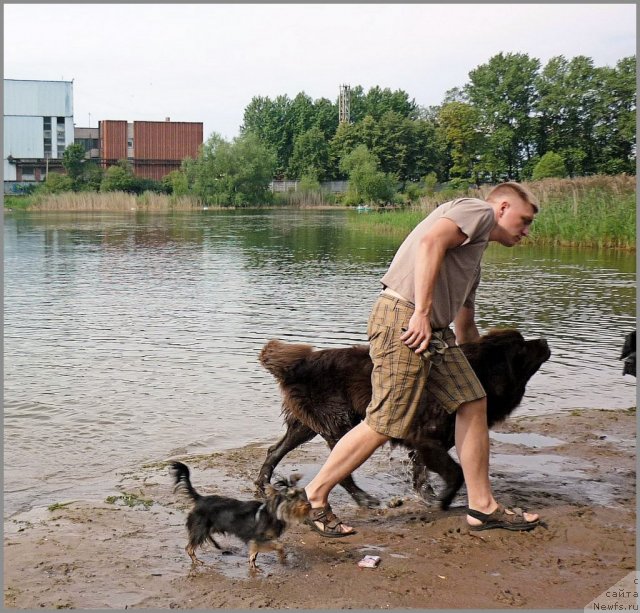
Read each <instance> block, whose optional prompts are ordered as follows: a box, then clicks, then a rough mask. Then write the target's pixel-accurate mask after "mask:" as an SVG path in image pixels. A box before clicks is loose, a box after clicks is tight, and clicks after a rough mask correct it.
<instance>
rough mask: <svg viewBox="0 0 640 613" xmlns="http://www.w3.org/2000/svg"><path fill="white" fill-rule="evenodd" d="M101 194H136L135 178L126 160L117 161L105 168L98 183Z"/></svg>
mask: <svg viewBox="0 0 640 613" xmlns="http://www.w3.org/2000/svg"><path fill="white" fill-rule="evenodd" d="M100 191H101V192H129V193H135V192H136V178H135V177H134V176H133V171H132V170H131V164H130V163H129V162H128V161H127V160H119V161H118V162H117V163H116V164H114V165H113V166H110V167H109V168H107V170H106V171H105V173H104V176H103V178H102V182H101V183H100Z"/></svg>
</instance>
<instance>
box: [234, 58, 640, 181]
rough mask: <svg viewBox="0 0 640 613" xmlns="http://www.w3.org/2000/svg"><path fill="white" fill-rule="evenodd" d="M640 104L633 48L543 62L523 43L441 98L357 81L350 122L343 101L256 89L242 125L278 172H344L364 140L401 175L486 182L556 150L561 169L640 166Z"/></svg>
mask: <svg viewBox="0 0 640 613" xmlns="http://www.w3.org/2000/svg"><path fill="white" fill-rule="evenodd" d="M420 78H426V79H428V75H421V76H420ZM635 111H636V60H635V57H628V58H624V59H621V60H620V61H618V63H617V64H616V66H615V67H614V68H609V67H596V66H595V65H594V63H593V61H592V60H591V59H590V58H588V57H584V56H578V57H575V58H573V59H572V60H567V59H565V58H564V57H563V56H559V57H555V58H552V59H551V60H549V62H548V63H547V64H546V65H545V66H544V67H542V66H541V63H540V61H539V60H538V59H535V58H530V57H529V56H528V55H526V54H519V53H516V54H511V53H507V54H502V53H500V54H498V55H496V56H494V57H493V58H491V59H490V60H489V61H488V62H487V63H486V64H483V65H481V66H478V67H477V68H475V69H474V70H472V71H471V72H470V73H469V81H468V83H466V84H465V85H464V86H462V87H460V88H456V89H454V90H451V91H449V92H447V94H446V96H445V99H444V101H443V102H442V104H441V105H439V106H436V107H429V108H422V107H420V106H418V105H417V104H416V102H415V100H413V99H410V97H409V94H408V93H407V92H404V91H401V90H398V91H391V90H389V89H381V88H379V87H374V88H372V89H370V90H369V91H368V92H366V93H365V92H364V90H363V88H362V87H360V86H358V87H354V88H352V89H351V123H349V124H342V125H338V108H337V102H336V103H331V102H329V100H327V99H324V98H323V99H320V100H316V101H313V100H311V98H310V97H309V96H307V95H306V94H304V93H300V94H298V95H297V96H296V97H295V98H293V100H291V99H289V98H288V97H287V96H286V95H285V96H278V97H277V98H275V99H274V100H271V99H269V98H265V97H256V98H254V99H253V100H252V101H251V103H250V104H249V106H248V107H247V108H246V109H245V113H244V123H243V126H242V133H243V134H247V133H252V134H255V135H257V136H258V138H259V139H260V141H261V142H262V143H264V144H265V145H267V146H268V147H270V148H271V149H272V150H273V151H274V152H275V155H276V174H277V175H278V176H279V177H280V178H290V179H292V178H299V177H301V176H302V175H308V174H311V175H313V176H315V178H317V179H318V180H321V181H322V180H325V179H344V178H347V175H348V173H347V172H346V170H345V169H344V168H343V167H341V164H340V162H341V160H342V158H343V157H344V155H345V154H348V153H350V152H351V151H353V149H355V148H356V147H357V146H358V145H365V146H366V147H367V149H368V150H369V151H370V152H371V153H373V154H374V155H375V156H376V158H377V159H378V161H379V168H380V170H381V171H383V172H385V173H388V174H390V175H392V176H394V177H395V178H396V179H397V180H398V181H399V182H400V183H401V184H402V185H405V184H406V183H407V182H409V181H418V180H420V179H421V178H422V177H424V176H425V175H426V174H429V173H431V172H433V173H435V175H436V177H437V179H438V182H441V183H442V182H447V181H450V180H452V179H456V180H463V181H465V180H466V181H469V182H471V183H475V184H480V183H496V182H498V181H501V180H504V179H509V180H517V181H519V180H526V179H533V178H540V177H535V175H534V173H535V169H536V166H537V165H538V164H539V163H540V162H541V161H542V160H543V159H544V156H545V154H548V153H552V154H554V155H553V156H552V162H553V160H555V162H553V163H551V164H549V162H548V160H547V162H546V165H547V166H551V167H552V168H553V170H554V171H555V173H556V174H560V173H561V172H564V174H565V175H566V176H584V175H591V174H619V173H634V172H635ZM558 160H560V161H561V164H558V162H557V161H558ZM562 165H564V168H562ZM544 166H545V164H543V167H544ZM547 172H548V170H547Z"/></svg>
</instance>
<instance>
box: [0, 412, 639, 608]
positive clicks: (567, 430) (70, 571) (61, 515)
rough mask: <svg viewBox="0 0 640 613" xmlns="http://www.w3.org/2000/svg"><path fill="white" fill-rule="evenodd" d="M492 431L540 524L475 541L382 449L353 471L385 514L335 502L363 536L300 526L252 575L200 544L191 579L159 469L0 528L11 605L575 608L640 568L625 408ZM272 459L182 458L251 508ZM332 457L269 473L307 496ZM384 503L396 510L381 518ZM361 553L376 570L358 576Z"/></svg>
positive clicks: (501, 493)
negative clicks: (331, 535)
mask: <svg viewBox="0 0 640 613" xmlns="http://www.w3.org/2000/svg"><path fill="white" fill-rule="evenodd" d="M494 432H495V433H496V437H495V438H492V471H491V472H492V482H493V484H494V488H495V492H496V498H498V499H499V500H500V501H501V502H504V503H505V504H509V505H515V506H523V507H524V508H528V509H531V510H534V511H536V512H539V513H540V514H541V516H542V519H543V520H544V522H545V524H546V527H538V528H536V529H535V530H533V531H531V532H528V533H512V532H508V531H504V530H489V531H486V532H481V533H472V532H470V531H469V530H468V529H467V528H466V527H465V522H464V510H465V507H464V502H465V498H464V495H462V496H459V497H458V498H457V499H456V500H455V501H454V504H453V506H452V508H451V509H450V510H449V511H447V512H442V511H440V510H439V509H438V508H437V506H428V505H427V504H425V503H424V502H423V501H420V500H419V499H417V498H416V496H415V495H414V494H413V492H412V491H411V488H410V484H409V482H408V479H407V464H406V459H405V458H406V453H405V452H404V451H403V450H402V449H400V448H396V449H390V448H388V446H385V448H382V449H381V450H379V451H378V452H376V454H374V456H373V457H372V458H371V460H369V462H367V463H365V465H363V467H361V469H359V470H358V471H357V472H356V473H355V479H356V481H357V482H359V483H360V484H361V485H362V487H363V488H364V489H366V490H367V491H369V492H370V493H373V494H375V495H377V496H379V497H380V498H381V500H382V501H383V504H382V506H381V507H379V508H377V509H360V508H358V507H356V506H355V504H354V503H353V501H352V500H351V499H350V498H349V497H348V496H347V495H346V494H345V493H344V492H343V491H342V490H341V489H340V488H336V490H334V492H333V493H332V495H331V502H332V505H333V508H334V510H335V511H336V512H337V513H338V514H339V515H340V517H342V518H343V519H344V520H345V521H347V522H348V523H350V524H351V525H354V526H355V527H356V530H358V534H357V535H355V536H353V537H349V538H345V539H324V538H323V537H322V536H320V535H317V534H315V533H313V532H311V531H310V530H309V529H308V528H307V527H305V526H301V525H296V526H293V527H291V528H290V529H289V530H288V531H287V532H286V533H285V534H284V535H283V537H282V538H281V541H282V543H283V544H284V546H285V550H286V551H287V554H288V555H287V565H286V566H282V565H280V564H279V563H277V561H276V556H275V555H274V554H271V553H265V554H260V555H259V557H258V564H259V565H260V566H261V567H262V568H263V570H264V572H263V573H261V574H258V575H257V576H255V577H252V576H250V575H249V573H248V571H247V557H246V556H247V551H246V547H245V546H244V545H243V544H242V543H240V542H239V541H237V540H236V539H233V538H232V537H222V538H221V543H222V545H223V546H224V547H226V548H228V549H229V550H230V551H231V553H230V554H229V555H220V553H219V552H218V551H216V550H215V549H213V548H212V547H205V548H204V549H203V550H202V551H201V554H202V555H200V557H201V558H202V559H203V560H204V561H205V562H206V565H205V566H203V567H198V569H197V570H195V571H192V569H191V565H190V562H189V560H188V557H187V556H186V554H185V552H184V546H185V544H186V530H185V528H184V520H185V515H186V512H187V511H188V509H189V508H190V505H189V504H188V503H186V502H185V501H184V500H183V499H181V498H180V497H179V496H177V495H176V494H174V493H173V491H172V490H173V487H172V483H171V481H170V478H169V475H168V471H167V466H166V465H167V462H165V461H162V462H158V463H153V464H145V465H141V466H140V467H139V468H138V469H137V470H135V471H133V472H127V473H123V474H122V478H121V483H120V485H119V490H120V492H121V495H119V496H117V497H114V499H113V500H111V501H108V499H107V500H99V499H85V500H75V501H67V503H65V504H60V505H53V506H54V508H52V509H51V510H49V509H47V508H38V509H33V510H32V511H29V512H26V513H19V514H17V515H15V516H12V517H10V518H7V519H5V535H4V547H5V558H4V574H5V584H4V597H5V601H4V602H5V607H9V608H41V607H45V608H115V609H119V608H125V607H128V608H147V607H154V608H187V609H192V608H243V609H244V608H257V607H270V608H287V607H290V608H311V609H313V608H318V609H327V608H329V609H342V608H365V609H370V608H469V607H472V608H505V607H508V608H583V607H584V606H585V605H586V604H587V603H588V602H590V601H591V600H593V599H594V598H596V597H597V596H599V595H600V594H601V593H602V592H603V591H605V590H606V589H608V588H609V587H611V586H612V585H614V584H615V583H616V582H617V581H619V580H620V579H622V578H623V577H625V576H626V575H627V574H628V573H629V572H631V571H633V570H635V568H636V554H635V543H636V497H635V488H636V465H635V457H636V452H635V449H636V448H635V443H636V414H635V409H634V408H632V409H627V410H594V409H590V410H581V411H573V412H571V413H558V414H552V415H543V416H536V417H516V418H512V419H510V420H508V421H507V422H506V423H505V424H503V425H502V426H500V427H498V428H496V429H495V430H494ZM267 446H268V443H264V444H256V445H249V446H246V447H242V448H239V449H232V450H228V451H224V452H217V453H213V454H207V455H198V456H187V457H180V458H179V459H181V460H182V461H184V462H185V463H187V464H188V465H189V466H190V468H191V469H192V480H193V483H194V486H195V487H196V489H197V490H199V491H201V492H202V493H213V492H214V491H215V492H217V493H221V494H223V495H231V496H234V497H238V498H251V497H253V479H254V478H255V477H256V475H257V471H258V468H259V467H260V464H261V463H262V461H263V459H264V455H265V450H266V447H267ZM326 455H327V450H326V447H325V446H324V444H320V443H308V444H307V445H303V446H302V447H301V448H299V449H297V450H296V451H294V452H292V453H291V454H290V455H289V456H287V457H286V458H285V459H284V460H283V462H282V464H281V465H280V466H278V469H277V471H276V473H277V474H282V475H286V474H289V472H293V471H300V472H302V473H303V474H304V478H303V481H302V483H303V484H304V483H305V482H307V481H308V480H309V479H310V478H311V476H312V475H313V474H314V472H315V471H316V470H317V469H318V468H319V466H320V465H321V463H322V462H323V461H324V459H325V458H326ZM171 459H174V458H171ZM168 460H169V458H167V461H168ZM392 498H395V499H397V500H400V501H401V504H400V505H399V506H396V507H394V508H390V507H389V506H387V504H386V503H387V502H388V501H389V500H391V499H392ZM128 505H130V506H128ZM365 554H370V555H378V556H380V557H381V558H382V561H381V564H380V566H378V567H377V568H374V569H361V568H358V567H357V561H358V560H359V559H361V558H362V557H363V556H364V555H365Z"/></svg>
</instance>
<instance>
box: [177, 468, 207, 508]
mask: <svg viewBox="0 0 640 613" xmlns="http://www.w3.org/2000/svg"><path fill="white" fill-rule="evenodd" d="M171 472H172V474H173V478H174V479H175V482H176V490H177V489H181V490H183V491H185V492H186V493H187V494H189V496H190V497H191V498H192V499H193V500H194V502H195V501H197V500H199V499H200V498H202V496H200V494H198V492H196V490H195V489H194V487H193V485H191V479H190V473H189V467H188V466H187V465H186V464H183V463H182V462H172V463H171Z"/></svg>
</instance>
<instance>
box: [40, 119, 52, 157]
mask: <svg viewBox="0 0 640 613" xmlns="http://www.w3.org/2000/svg"><path fill="white" fill-rule="evenodd" d="M42 128H43V133H42V136H43V139H44V157H45V158H50V157H51V117H43V118H42Z"/></svg>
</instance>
